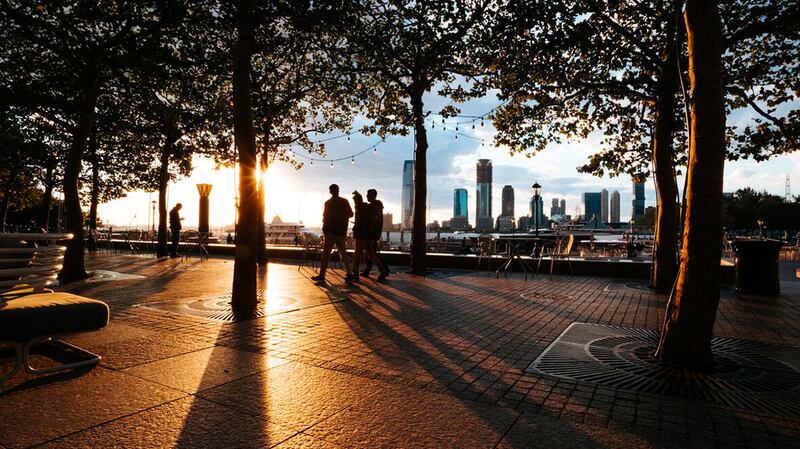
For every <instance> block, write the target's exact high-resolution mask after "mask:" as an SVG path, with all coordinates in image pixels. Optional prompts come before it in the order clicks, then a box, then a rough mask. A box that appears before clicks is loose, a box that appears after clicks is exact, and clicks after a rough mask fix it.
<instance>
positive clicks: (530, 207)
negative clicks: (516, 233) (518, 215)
mask: <svg viewBox="0 0 800 449" xmlns="http://www.w3.org/2000/svg"><path fill="white" fill-rule="evenodd" d="M537 211H538V212H539V214H538V215H539V229H541V228H543V227H545V225H546V223H545V221H544V199H542V197H541V196H539V205H538V207H537V206H536V205H535V204H534V202H533V197H531V200H530V201H529V202H528V216H529V217H531V222H530V227H531V229H533V228H535V227H536V212H537Z"/></svg>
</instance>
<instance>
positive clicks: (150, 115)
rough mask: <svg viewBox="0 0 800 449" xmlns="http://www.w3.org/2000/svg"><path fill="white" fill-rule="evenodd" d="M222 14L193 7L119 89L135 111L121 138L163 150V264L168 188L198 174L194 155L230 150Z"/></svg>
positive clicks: (159, 159)
mask: <svg viewBox="0 0 800 449" xmlns="http://www.w3.org/2000/svg"><path fill="white" fill-rule="evenodd" d="M217 7H218V5H216V4H215V3H213V2H211V3H207V2H198V3H197V4H194V5H193V6H192V8H191V9H189V13H188V14H187V16H186V18H185V19H184V20H183V21H181V22H180V23H179V24H176V25H175V26H174V27H173V28H172V29H171V30H170V32H169V33H164V34H162V35H161V36H159V38H158V39H157V40H156V42H155V44H154V46H153V48H152V50H151V52H152V53H151V54H150V55H149V56H148V58H147V59H146V60H145V61H144V62H143V63H141V64H140V65H139V66H138V67H137V68H136V69H135V70H128V71H126V72H125V73H124V76H123V77H121V83H120V84H121V85H120V90H121V91H122V92H124V94H125V96H126V97H127V98H128V104H130V105H131V106H130V107H129V108H128V110H127V111H126V113H125V117H127V118H125V119H123V120H120V122H124V123H123V124H122V126H120V127H119V128H120V131H121V132H128V133H134V134H135V135H139V136H143V137H145V138H146V140H147V141H148V143H147V146H150V147H151V148H153V149H156V148H157V149H158V150H157V151H155V154H154V155H153V156H152V157H153V159H154V162H155V164H154V165H155V166H156V167H157V169H156V173H154V174H153V176H152V178H151V179H150V184H149V187H151V188H153V189H154V190H158V237H157V245H156V255H157V256H158V257H163V256H166V255H167V187H168V185H169V182H170V181H172V180H174V179H176V178H177V177H179V176H182V175H188V174H189V173H190V172H191V170H192V164H191V162H192V154H195V153H205V154H212V155H216V154H218V153H219V152H220V151H226V150H227V148H229V147H230V143H231V142H230V132H229V129H230V117H229V115H228V114H227V113H226V111H227V109H228V108H229V105H228V104H227V101H226V97H227V96H228V95H229V94H230V75H228V74H227V73H225V72H224V71H222V70H219V68H221V67H224V66H225V65H226V63H227V59H228V58H229V54H228V51H227V49H226V48H225V47H224V40H223V35H222V32H223V31H224V28H223V27H222V25H223V24H224V21H223V18H221V17H219V16H218V9H217ZM145 152H146V149H145V148H142V149H140V153H142V154H144V153H145ZM148 160H149V159H148ZM145 185H147V183H145Z"/></svg>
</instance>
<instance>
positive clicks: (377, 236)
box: [361, 189, 389, 280]
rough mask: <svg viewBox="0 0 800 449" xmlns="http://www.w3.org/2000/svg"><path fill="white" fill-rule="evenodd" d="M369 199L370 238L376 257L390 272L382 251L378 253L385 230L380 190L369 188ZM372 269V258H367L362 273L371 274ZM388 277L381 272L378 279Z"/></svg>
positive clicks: (387, 271) (366, 275) (386, 271)
mask: <svg viewBox="0 0 800 449" xmlns="http://www.w3.org/2000/svg"><path fill="white" fill-rule="evenodd" d="M367 201H369V206H370V209H371V211H370V217H371V218H372V220H371V221H370V237H369V239H370V240H371V241H372V250H373V252H374V253H375V257H376V258H377V259H378V260H380V261H381V265H383V267H384V268H385V269H386V270H385V271H384V272H383V273H385V274H386V275H388V274H389V267H387V266H386V263H385V262H384V261H383V259H381V255H380V253H378V243H379V242H380V240H381V232H382V231H383V203H382V202H381V200H379V199H378V191H377V190H375V189H369V190H367ZM386 239H387V240H388V239H389V231H386ZM371 270H372V259H371V258H369V259H367V265H366V267H365V268H364V271H362V272H361V275H362V276H364V277H368V276H369V272H370V271H371ZM383 279H386V276H385V275H383V274H381V277H379V278H378V280H383Z"/></svg>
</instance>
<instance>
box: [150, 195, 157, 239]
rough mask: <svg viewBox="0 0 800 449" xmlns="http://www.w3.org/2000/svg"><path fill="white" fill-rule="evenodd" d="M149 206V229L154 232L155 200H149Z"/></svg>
mask: <svg viewBox="0 0 800 449" xmlns="http://www.w3.org/2000/svg"><path fill="white" fill-rule="evenodd" d="M150 206H151V209H152V211H153V213H152V214H151V215H150V230H151V231H153V232H155V230H156V202H155V201H150Z"/></svg>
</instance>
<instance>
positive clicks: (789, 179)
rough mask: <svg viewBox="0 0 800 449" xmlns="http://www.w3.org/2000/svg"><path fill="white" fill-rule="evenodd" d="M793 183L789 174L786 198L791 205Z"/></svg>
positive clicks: (787, 176)
mask: <svg viewBox="0 0 800 449" xmlns="http://www.w3.org/2000/svg"><path fill="white" fill-rule="evenodd" d="M791 183H792V180H791V178H789V175H788V174H787V175H786V198H784V199H785V200H786V202H787V203H791V202H792V184H791Z"/></svg>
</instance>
